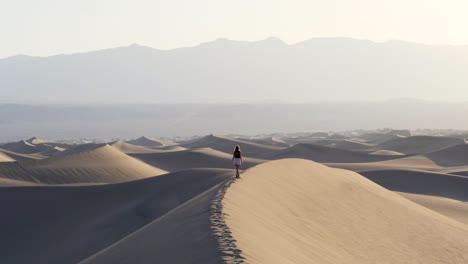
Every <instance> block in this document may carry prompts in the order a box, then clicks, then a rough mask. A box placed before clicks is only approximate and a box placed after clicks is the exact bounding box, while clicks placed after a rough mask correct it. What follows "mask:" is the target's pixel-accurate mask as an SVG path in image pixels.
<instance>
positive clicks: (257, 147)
mask: <svg viewBox="0 0 468 264" xmlns="http://www.w3.org/2000/svg"><path fill="white" fill-rule="evenodd" d="M180 145H181V146H183V147H186V148H189V149H195V148H212V149H214V150H218V151H221V152H224V153H228V154H231V153H232V152H233V151H234V147H235V146H236V145H239V146H240V147H241V150H242V154H243V155H244V156H245V157H253V158H259V157H261V156H262V155H265V154H267V153H271V152H274V151H277V150H281V149H282V148H280V147H275V146H268V145H262V144H258V143H252V142H246V141H240V140H234V139H230V138H227V137H221V136H215V135H208V136H205V137H202V138H199V139H195V140H191V141H188V142H182V143H181V144H180Z"/></svg>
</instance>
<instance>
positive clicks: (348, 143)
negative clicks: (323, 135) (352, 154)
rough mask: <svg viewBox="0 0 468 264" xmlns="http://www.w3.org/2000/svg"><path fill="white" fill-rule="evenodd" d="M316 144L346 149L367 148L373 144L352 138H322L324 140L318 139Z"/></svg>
mask: <svg viewBox="0 0 468 264" xmlns="http://www.w3.org/2000/svg"><path fill="white" fill-rule="evenodd" d="M314 144H316V145H320V146H325V147H331V148H339V149H346V150H366V149H368V148H371V147H372V146H373V145H371V144H368V143H364V142H358V141H354V140H350V139H338V140H332V139H322V140H319V141H316V142H315V143H314Z"/></svg>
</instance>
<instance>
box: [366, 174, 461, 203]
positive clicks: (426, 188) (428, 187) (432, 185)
mask: <svg viewBox="0 0 468 264" xmlns="http://www.w3.org/2000/svg"><path fill="white" fill-rule="evenodd" d="M360 174H361V175H363V176H365V177H366V178H368V179H369V180H371V181H373V182H375V183H377V184H379V185H381V186H383V187H385V188H387V189H389V190H392V191H398V192H405V193H414V194H424V195H432V196H439V197H445V198H450V199H455V200H459V201H468V192H467V190H468V177H464V176H457V175H451V174H443V173H435V172H428V171H418V170H402V169H400V170H379V171H364V172H360Z"/></svg>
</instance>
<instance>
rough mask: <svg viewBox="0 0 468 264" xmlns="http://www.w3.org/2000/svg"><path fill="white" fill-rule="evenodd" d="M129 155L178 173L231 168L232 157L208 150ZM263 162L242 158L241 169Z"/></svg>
mask: <svg viewBox="0 0 468 264" xmlns="http://www.w3.org/2000/svg"><path fill="white" fill-rule="evenodd" d="M130 155H131V156H132V157H135V158H137V159H139V160H142V161H144V162H146V163H148V164H150V165H152V166H155V167H157V168H161V169H163V170H166V171H178V170H185V169H190V168H233V166H232V161H231V159H232V155H230V154H227V153H224V152H221V151H217V150H214V149H210V148H199V149H194V150H184V151H175V152H167V153H152V154H130ZM263 162H265V160H262V159H255V158H249V157H244V158H243V164H242V166H241V168H242V169H246V168H250V167H252V166H255V165H257V164H260V163H263Z"/></svg>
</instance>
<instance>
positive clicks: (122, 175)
mask: <svg viewBox="0 0 468 264" xmlns="http://www.w3.org/2000/svg"><path fill="white" fill-rule="evenodd" d="M164 173H166V171H164V170H161V169H158V168H155V167H153V166H150V165H148V164H146V163H144V162H142V161H139V160H137V159H134V158H132V157H130V156H128V155H126V154H124V153H122V152H120V151H118V150H117V149H115V148H114V147H111V146H109V145H106V144H104V145H102V144H101V145H95V144H92V145H91V144H90V145H82V146H79V147H76V148H74V149H69V150H66V151H63V152H62V153H61V154H60V156H55V157H52V158H48V159H43V160H26V161H22V162H17V163H16V165H15V166H9V167H6V166H4V164H0V176H2V177H4V178H8V179H12V180H19V181H26V182H36V183H44V184H71V183H115V182H123V181H130V180H137V179H142V178H147V177H151V176H158V175H161V174H164Z"/></svg>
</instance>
